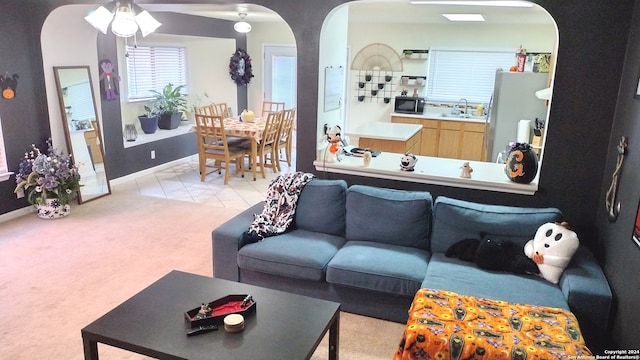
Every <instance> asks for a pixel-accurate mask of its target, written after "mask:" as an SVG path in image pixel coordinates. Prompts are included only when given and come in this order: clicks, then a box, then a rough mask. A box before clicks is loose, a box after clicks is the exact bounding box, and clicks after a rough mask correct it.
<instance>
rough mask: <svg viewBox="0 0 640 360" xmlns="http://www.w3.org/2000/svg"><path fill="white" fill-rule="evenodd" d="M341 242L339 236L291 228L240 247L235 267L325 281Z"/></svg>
mask: <svg viewBox="0 0 640 360" xmlns="http://www.w3.org/2000/svg"><path fill="white" fill-rule="evenodd" d="M344 243H345V240H344V238H342V237H339V236H333V235H328V234H323V233H318V232H312V231H306V230H299V229H298V230H293V231H290V232H286V233H284V234H280V235H278V236H271V237H268V238H265V239H264V240H262V241H259V242H256V243H252V244H248V245H245V246H243V247H242V248H241V249H240V250H239V251H238V266H239V267H240V268H241V269H247V270H253V271H258V272H263V273H268V274H273V275H280V276H284V277H289V278H296V279H306V280H314V281H319V280H324V275H325V271H326V267H327V263H328V262H329V260H331V258H332V257H333V256H334V255H335V253H336V252H337V251H338V249H339V248H340V247H342V245H343V244H344Z"/></svg>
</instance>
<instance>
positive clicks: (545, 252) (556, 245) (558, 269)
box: [524, 223, 580, 284]
mask: <svg viewBox="0 0 640 360" xmlns="http://www.w3.org/2000/svg"><path fill="white" fill-rule="evenodd" d="M578 246H580V241H579V240H578V235H576V233H575V232H573V231H571V230H569V229H568V228H567V227H566V223H562V224H558V223H546V224H543V225H542V226H540V227H539V228H538V231H536V235H535V237H534V238H533V240H529V241H528V242H527V243H526V244H525V245H524V253H525V255H527V256H528V257H529V258H531V260H533V261H534V262H535V263H536V264H538V269H540V276H542V277H543V278H545V279H547V280H548V281H550V282H552V283H554V284H557V283H558V281H559V280H560V276H561V275H562V272H563V271H564V269H565V268H566V267H567V265H569V261H571V257H573V254H575V252H576V251H577V250H578Z"/></svg>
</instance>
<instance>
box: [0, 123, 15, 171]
mask: <svg viewBox="0 0 640 360" xmlns="http://www.w3.org/2000/svg"><path fill="white" fill-rule="evenodd" d="M11 174H13V173H12V172H9V166H8V165H7V153H6V151H5V147H4V135H2V119H0V181H5V180H8V179H9V177H10V176H11Z"/></svg>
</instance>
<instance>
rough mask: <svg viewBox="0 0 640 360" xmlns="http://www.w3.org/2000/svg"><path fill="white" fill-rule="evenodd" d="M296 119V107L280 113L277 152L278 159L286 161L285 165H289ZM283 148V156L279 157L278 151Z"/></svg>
mask: <svg viewBox="0 0 640 360" xmlns="http://www.w3.org/2000/svg"><path fill="white" fill-rule="evenodd" d="M295 119H296V108H291V109H287V110H284V112H283V115H282V125H281V126H280V137H279V141H278V149H277V151H276V153H277V154H278V160H279V161H286V162H287V165H289V167H291V152H292V148H293V128H294V124H295V121H296V120H295ZM281 150H284V154H285V158H284V160H283V159H280V152H281Z"/></svg>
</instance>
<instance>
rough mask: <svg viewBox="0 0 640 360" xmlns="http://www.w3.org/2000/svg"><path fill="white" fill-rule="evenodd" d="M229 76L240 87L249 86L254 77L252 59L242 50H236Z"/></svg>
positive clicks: (232, 56) (230, 63) (230, 62)
mask: <svg viewBox="0 0 640 360" xmlns="http://www.w3.org/2000/svg"><path fill="white" fill-rule="evenodd" d="M229 75H231V79H232V80H233V81H235V83H236V84H238V85H247V84H248V83H249V82H251V78H252V77H253V73H252V69H251V57H250V56H249V54H247V52H246V51H244V50H242V49H238V50H236V52H235V53H233V55H231V59H230V60H229Z"/></svg>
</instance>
